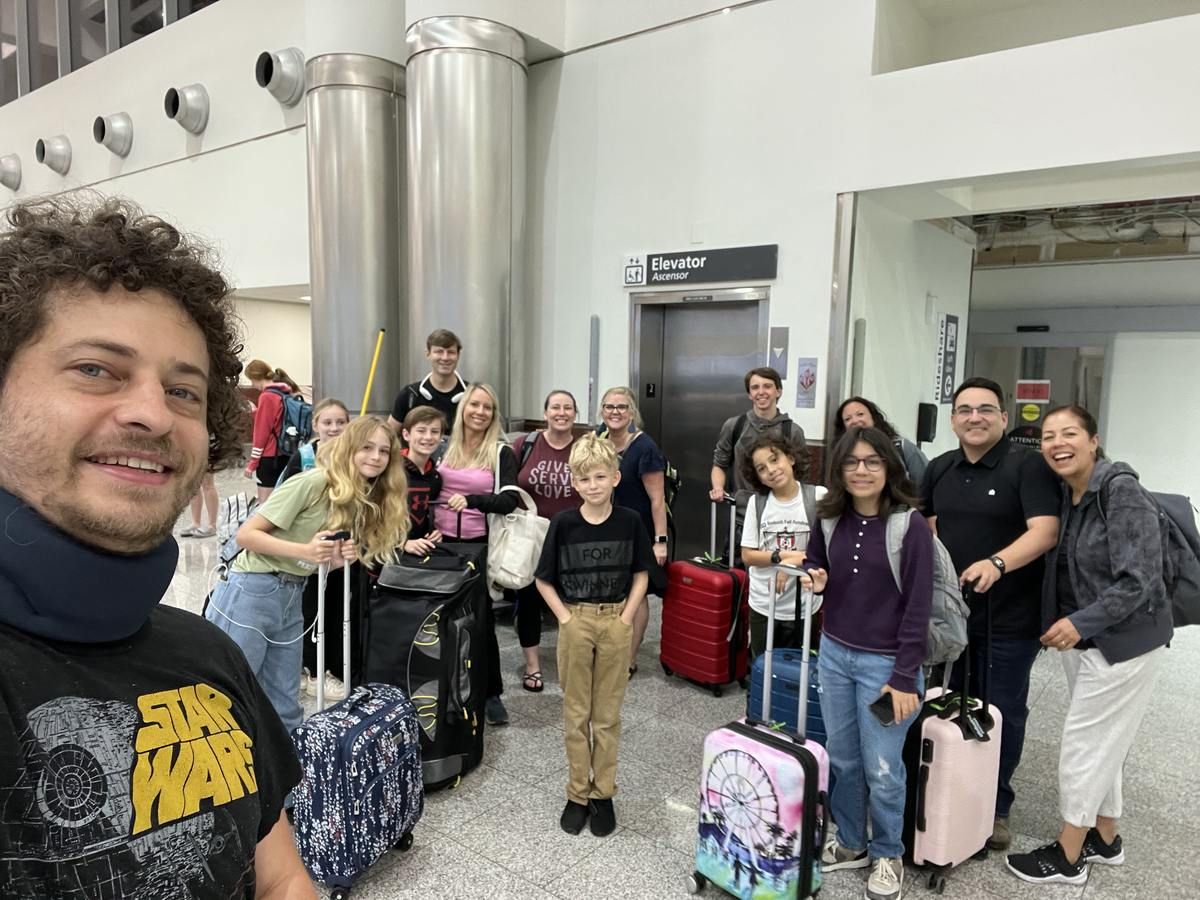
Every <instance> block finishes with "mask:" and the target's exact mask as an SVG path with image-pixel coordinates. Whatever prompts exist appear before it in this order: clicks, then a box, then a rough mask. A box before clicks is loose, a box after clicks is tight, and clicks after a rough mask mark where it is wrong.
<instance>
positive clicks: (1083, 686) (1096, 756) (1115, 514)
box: [1007, 404, 1174, 884]
mask: <svg viewBox="0 0 1200 900" xmlns="http://www.w3.org/2000/svg"><path fill="white" fill-rule="evenodd" d="M1042 456H1043V457H1045V460H1046V463H1047V464H1048V465H1049V466H1050V468H1051V469H1053V470H1054V473H1055V474H1056V475H1057V476H1058V477H1059V478H1060V479H1061V486H1062V506H1061V511H1060V514H1059V521H1060V522H1061V523H1062V524H1061V526H1060V529H1059V539H1058V546H1057V547H1055V548H1054V549H1053V550H1051V551H1050V553H1049V554H1048V556H1047V557H1046V576H1045V579H1044V581H1043V583H1042V636H1041V644H1042V646H1043V647H1045V648H1047V649H1050V650H1055V651H1057V652H1058V653H1059V655H1060V658H1061V659H1062V664H1063V669H1064V671H1065V672H1066V675H1067V690H1068V692H1069V696H1070V700H1069V703H1068V706H1067V715H1066V720H1065V721H1064V722H1063V731H1062V742H1061V744H1060V748H1059V761H1058V803H1059V814H1060V815H1061V817H1062V827H1061V829H1060V830H1059V834H1058V839H1057V840H1055V841H1054V842H1052V843H1050V844H1047V845H1046V846H1044V847H1039V848H1038V849H1036V850H1034V851H1032V852H1030V853H1018V854H1012V855H1010V856H1009V857H1008V860H1007V865H1008V869H1009V871H1011V872H1012V873H1013V874H1014V875H1016V876H1017V877H1018V878H1020V879H1021V880H1023V881H1028V882H1033V883H1035V884H1083V883H1084V882H1086V881H1087V877H1088V867H1089V865H1091V864H1093V863H1096V864H1100V865H1120V864H1121V863H1122V862H1124V860H1125V851H1124V848H1123V847H1122V844H1121V835H1120V833H1119V831H1118V828H1117V825H1118V821H1119V819H1120V817H1121V813H1122V811H1123V809H1122V807H1123V800H1124V798H1123V792H1122V784H1121V780H1122V778H1121V776H1122V771H1123V769H1124V766H1125V759H1126V757H1127V756H1128V754H1129V750H1130V748H1131V747H1132V746H1133V741H1134V738H1135V737H1136V736H1137V732H1138V728H1139V727H1140V726H1141V723H1142V719H1143V717H1144V716H1145V714H1146V709H1147V708H1148V707H1149V705H1150V700H1151V698H1152V696H1153V692H1154V681H1155V677H1156V675H1157V674H1158V670H1159V669H1160V668H1161V667H1162V664H1163V660H1164V658H1165V656H1166V648H1167V644H1168V643H1169V642H1170V640H1171V637H1172V634H1173V632H1174V628H1173V625H1172V605H1171V597H1170V596H1169V595H1168V591H1167V579H1166V577H1165V574H1164V570H1165V568H1166V567H1168V566H1169V560H1168V559H1167V557H1166V555H1165V553H1164V547H1165V546H1166V545H1167V542H1166V541H1165V540H1164V538H1165V535H1164V533H1163V529H1164V527H1165V526H1167V524H1168V523H1166V522H1161V521H1160V518H1159V510H1158V505H1157V504H1156V503H1155V501H1154V498H1153V497H1152V496H1150V493H1149V492H1148V491H1147V490H1146V489H1145V488H1144V487H1142V485H1141V483H1140V482H1139V481H1138V476H1137V472H1135V471H1134V470H1133V469H1132V468H1130V467H1129V466H1128V465H1126V464H1125V463H1122V462H1114V461H1111V460H1108V459H1105V458H1104V454H1103V452H1102V451H1101V449H1100V438H1099V434H1098V428H1097V425H1096V420H1095V418H1093V416H1092V414H1091V413H1089V412H1088V411H1087V410H1086V409H1084V408H1083V407H1081V406H1077V405H1074V404H1071V405H1068V406H1059V407H1057V408H1055V409H1052V410H1050V412H1049V413H1047V414H1046V418H1045V419H1044V420H1043V423H1042Z"/></svg>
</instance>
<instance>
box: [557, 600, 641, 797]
mask: <svg viewBox="0 0 1200 900" xmlns="http://www.w3.org/2000/svg"><path fill="white" fill-rule="evenodd" d="M566 606H567V609H568V610H569V611H570V613H571V619H570V621H568V622H567V623H566V624H565V625H562V626H560V627H559V630H558V678H559V682H560V683H561V684H562V690H563V726H564V729H565V731H566V745H567V763H568V765H569V766H570V770H569V771H570V774H569V776H568V780H567V799H568V800H571V801H572V802H574V803H579V804H583V805H587V802H588V800H603V799H606V798H609V797H612V796H613V794H615V793H616V791H617V784H616V778H617V745H618V744H619V743H620V740H621V702H622V701H623V700H624V699H625V687H626V685H628V684H629V650H630V648H629V642H630V636H631V633H632V631H633V626H631V625H626V624H625V623H624V622H622V621H621V618H620V616H621V612H622V611H623V610H624V609H625V602H624V601H622V602H620V603H568V604H566ZM589 725H590V726H591V729H590V731H591V740H590V741H589V739H588V732H589V728H588V726H589Z"/></svg>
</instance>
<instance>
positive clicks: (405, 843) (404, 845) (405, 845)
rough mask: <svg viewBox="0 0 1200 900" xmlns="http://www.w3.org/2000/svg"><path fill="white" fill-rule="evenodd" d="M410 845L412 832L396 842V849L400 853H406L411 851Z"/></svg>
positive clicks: (411, 843)
mask: <svg viewBox="0 0 1200 900" xmlns="http://www.w3.org/2000/svg"><path fill="white" fill-rule="evenodd" d="M412 845H413V836H412V832H411V831H409V832H407V833H406V834H405V835H404V836H403V837H401V838H400V840H399V841H397V842H396V849H397V850H399V851H400V852H401V853H407V852H408V851H409V850H411V849H412Z"/></svg>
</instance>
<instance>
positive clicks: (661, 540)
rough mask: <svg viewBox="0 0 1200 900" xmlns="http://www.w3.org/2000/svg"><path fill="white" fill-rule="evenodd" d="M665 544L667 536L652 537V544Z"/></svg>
mask: <svg viewBox="0 0 1200 900" xmlns="http://www.w3.org/2000/svg"><path fill="white" fill-rule="evenodd" d="M666 542H667V536H666V535H665V534H658V535H655V536H654V543H656V544H665V543H666Z"/></svg>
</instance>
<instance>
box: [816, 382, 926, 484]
mask: <svg viewBox="0 0 1200 900" xmlns="http://www.w3.org/2000/svg"><path fill="white" fill-rule="evenodd" d="M847 428H878V429H879V430H880V431H882V432H883V433H884V434H886V435H887V436H888V437H889V438H891V439H892V444H893V445H894V446H895V448H896V452H898V453H899V454H900V458H901V459H903V460H904V468H906V469H907V470H908V477H909V478H910V479H912V483H913V484H915V485H917V486H918V487H920V484H921V479H923V478H924V477H925V469H926V467H928V465H929V459H928V457H926V456H925V454H924V453H922V452H921V448H920V447H918V446H917V445H916V444H914V443H913V442H912V441H910V440H909V439H908V438H906V437H904V436H902V435H901V434H900V433H899V432H898V431H896V426H895V425H893V424H892V423H891V422H889V421H888V418H887V416H885V415H884V414H883V410H882V409H880V408H879V407H878V406H877V405H876V404H875V403H873V402H871V401H870V400H868V399H867V398H866V397H850V398H848V399H846V400H843V401H842V405H841V406H839V407H838V411H837V415H836V416H834V417H833V440H834V441H835V442H836V441H837V439H838V438H840V437H841V436H842V435H843V434H845V433H846V429H847Z"/></svg>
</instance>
